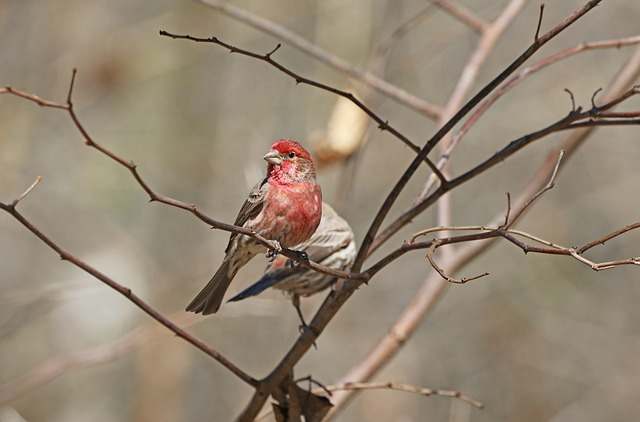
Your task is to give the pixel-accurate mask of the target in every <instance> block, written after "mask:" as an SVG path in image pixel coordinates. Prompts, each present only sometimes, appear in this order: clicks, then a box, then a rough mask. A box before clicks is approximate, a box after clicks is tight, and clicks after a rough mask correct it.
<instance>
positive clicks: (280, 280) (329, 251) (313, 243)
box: [229, 202, 356, 325]
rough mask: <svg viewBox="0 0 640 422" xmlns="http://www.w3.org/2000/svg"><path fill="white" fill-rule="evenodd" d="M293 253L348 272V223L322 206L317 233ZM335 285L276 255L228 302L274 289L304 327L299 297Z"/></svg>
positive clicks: (352, 254)
mask: <svg viewBox="0 0 640 422" xmlns="http://www.w3.org/2000/svg"><path fill="white" fill-rule="evenodd" d="M293 249H295V250H297V251H300V252H306V253H307V256H308V257H309V260H311V261H313V262H316V263H318V264H320V265H324V266H327V267H330V268H333V269H336V270H341V271H344V270H347V269H349V268H351V265H353V261H354V260H355V258H356V243H355V240H354V236H353V231H352V230H351V227H350V226H349V223H347V222H346V221H345V220H344V219H342V218H341V217H340V216H339V215H338V214H337V213H336V212H335V211H334V209H333V208H331V206H329V205H328V204H326V203H324V202H323V203H322V219H321V220H320V225H319V226H318V229H317V230H316V232H315V233H314V234H313V236H311V238H309V240H307V241H305V242H302V243H300V244H299V245H296V246H294V247H293ZM336 281H337V279H336V278H335V277H333V276H330V275H327V274H323V273H320V272H317V271H314V270H311V269H309V268H307V267H305V266H303V265H296V264H295V263H294V262H293V261H292V260H291V259H289V258H287V257H285V256H282V255H280V256H278V257H276V258H275V259H274V260H273V262H271V264H270V265H269V266H268V267H267V269H266V271H265V274H264V276H262V278H261V279H260V280H258V281H257V282H256V283H254V284H252V285H251V286H249V287H248V288H246V289H245V290H243V291H242V292H240V293H239V294H237V295H236V296H234V297H232V298H231V299H229V302H235V301H238V300H242V299H246V298H247V297H250V296H256V295H258V294H260V293H262V292H263V291H264V290H266V289H267V288H269V287H274V288H276V289H280V290H283V291H284V292H285V293H287V294H288V295H290V296H291V298H292V300H293V305H294V306H295V307H296V311H297V312H298V315H299V316H300V319H301V320H302V323H303V325H305V323H304V319H303V318H302V314H301V312H300V308H299V297H300V296H303V297H306V296H310V295H313V294H315V293H318V292H320V291H322V290H324V289H326V288H327V287H329V286H331V285H332V284H333V283H335V282H336Z"/></svg>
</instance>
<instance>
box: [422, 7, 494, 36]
mask: <svg viewBox="0 0 640 422" xmlns="http://www.w3.org/2000/svg"><path fill="white" fill-rule="evenodd" d="M431 1H432V2H433V4H436V5H438V7H440V8H441V9H443V10H446V11H447V12H448V13H449V14H450V15H451V16H453V17H455V18H456V19H458V20H459V21H460V22H462V23H464V24H465V25H467V26H468V27H469V28H471V29H473V30H474V31H476V32H477V33H479V34H481V33H482V32H484V31H485V30H487V29H488V27H489V23H487V22H486V21H485V20H483V19H482V18H480V17H479V16H476V15H475V14H474V13H473V12H471V11H470V10H469V9H467V8H465V7H463V6H462V5H460V4H458V3H456V2H455V1H453V0H431Z"/></svg>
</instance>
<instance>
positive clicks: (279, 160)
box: [262, 139, 316, 181]
mask: <svg viewBox="0 0 640 422" xmlns="http://www.w3.org/2000/svg"><path fill="white" fill-rule="evenodd" d="M262 158H264V159H265V160H266V161H267V162H268V163H269V168H268V169H267V173H268V174H269V175H270V176H272V177H275V176H278V177H282V178H283V181H285V180H291V181H295V180H305V179H309V178H315V173H316V169H315V166H314V165H313V160H312V159H311V155H309V152H307V150H306V149H304V148H303V147H302V145H300V144H299V143H298V142H296V141H293V140H291V139H280V140H278V141H276V142H275V143H274V144H273V145H271V149H270V150H269V152H267V153H266V154H265V155H264V157H262Z"/></svg>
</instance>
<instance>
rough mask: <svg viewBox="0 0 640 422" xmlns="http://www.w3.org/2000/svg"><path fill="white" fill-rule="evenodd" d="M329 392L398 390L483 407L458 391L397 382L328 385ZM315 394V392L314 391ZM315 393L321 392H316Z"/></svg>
mask: <svg viewBox="0 0 640 422" xmlns="http://www.w3.org/2000/svg"><path fill="white" fill-rule="evenodd" d="M326 389H327V390H329V391H344V390H380V389H389V390H398V391H406V392H409V393H417V394H422V395H424V396H427V397H429V396H443V397H451V398H456V399H460V400H462V401H464V402H465V403H469V404H470V405H472V406H474V407H477V408H478V409H483V408H484V405H483V404H482V403H481V402H479V401H477V400H473V399H472V398H470V397H468V396H466V395H464V394H462V393H461V392H459V391H453V390H432V389H431V388H425V387H420V386H418V385H411V384H404V383H399V382H393V381H392V382H347V383H345V384H338V385H328V386H327V387H326ZM314 392H315V391H314ZM317 392H318V393H319V392H321V391H320V390H317Z"/></svg>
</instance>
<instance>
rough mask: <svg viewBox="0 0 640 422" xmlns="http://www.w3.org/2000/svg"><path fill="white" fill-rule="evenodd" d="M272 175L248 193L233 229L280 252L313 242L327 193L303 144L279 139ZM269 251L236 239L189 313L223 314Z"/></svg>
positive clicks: (273, 151) (270, 155)
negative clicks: (234, 288) (238, 283)
mask: <svg viewBox="0 0 640 422" xmlns="http://www.w3.org/2000/svg"><path fill="white" fill-rule="evenodd" d="M262 158H263V159H264V160H266V161H267V163H268V166H267V174H266V176H265V177H264V179H262V180H261V181H259V182H258V183H257V184H256V185H255V186H254V188H253V189H252V190H251V192H250V193H249V197H248V198H247V199H246V200H245V202H244V204H243V205H242V208H241V209H240V212H239V213H238V216H237V217H236V220H235V222H234V224H235V225H236V226H241V227H244V228H247V229H251V230H253V231H255V232H256V233H257V234H259V235H261V236H262V237H264V238H266V239H269V240H272V241H274V242H276V250H278V249H280V250H282V248H291V247H293V246H295V245H298V244H300V243H303V242H304V241H306V240H308V239H309V238H310V237H311V236H312V235H313V233H314V232H315V231H316V228H317V227H318V225H319V224H320V220H321V217H322V189H321V188H320V185H319V184H318V182H317V180H316V169H315V166H314V164H313V160H312V158H311V155H310V154H309V153H308V152H307V150H305V149H304V147H302V145H300V143H298V142H296V141H294V140H291V139H279V140H277V141H276V142H275V143H274V144H273V145H272V146H271V149H270V150H269V152H267V153H266V154H265V155H264V157H262ZM268 251H269V250H268V249H267V247H265V246H264V245H262V244H261V243H259V242H257V241H256V240H254V239H252V238H251V237H249V236H246V235H242V234H238V233H231V235H230V237H229V243H228V245H227V248H226V249H225V257H224V259H223V261H222V264H221V265H220V268H219V269H218V271H217V272H216V273H215V275H214V276H213V277H212V278H211V280H210V281H209V283H207V285H206V286H205V287H204V289H202V291H201V292H200V293H198V295H197V296H196V297H195V298H194V299H193V301H191V303H190V304H189V305H188V306H187V308H186V310H187V311H189V312H195V313H201V314H203V315H208V314H213V313H216V312H217V311H218V310H219V309H220V305H221V304H222V300H223V298H224V294H225V292H226V291H227V289H228V288H229V285H230V283H231V281H232V280H233V278H234V276H235V275H236V273H237V272H238V270H240V268H242V267H243V266H244V265H245V264H246V263H247V262H249V261H250V260H251V259H252V258H253V257H254V256H256V255H258V254H261V253H266V252H268Z"/></svg>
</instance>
